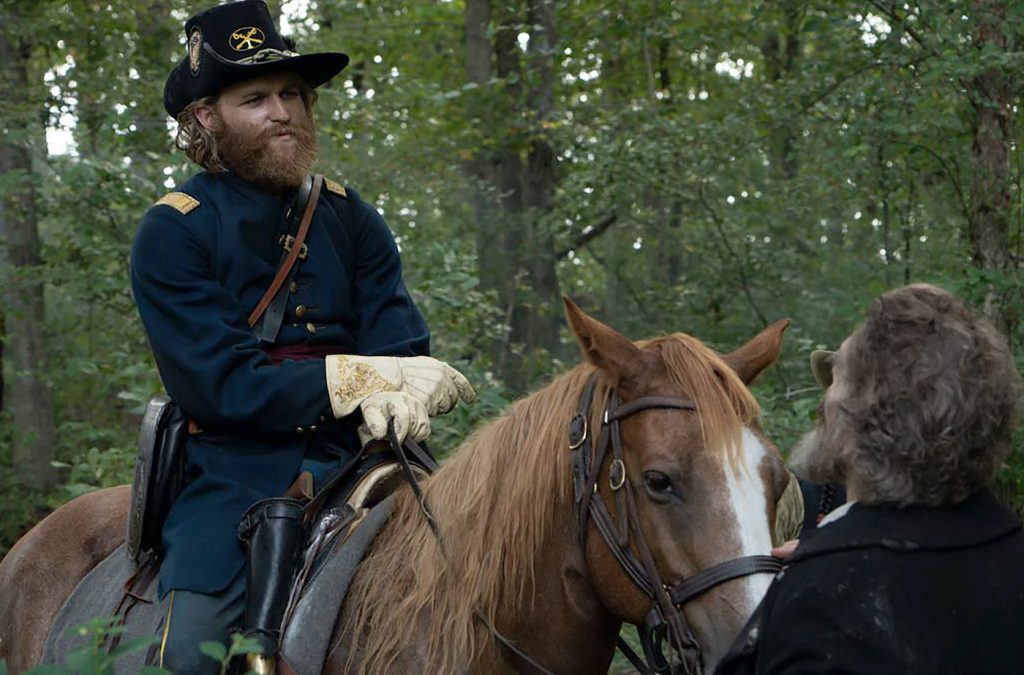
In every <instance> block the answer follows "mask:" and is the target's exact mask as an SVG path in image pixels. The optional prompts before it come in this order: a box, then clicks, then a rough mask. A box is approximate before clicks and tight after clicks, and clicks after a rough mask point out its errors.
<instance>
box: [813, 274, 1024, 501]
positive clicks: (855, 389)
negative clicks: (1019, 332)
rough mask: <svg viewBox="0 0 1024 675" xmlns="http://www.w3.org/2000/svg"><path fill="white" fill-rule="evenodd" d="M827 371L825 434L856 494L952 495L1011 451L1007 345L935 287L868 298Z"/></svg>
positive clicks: (1015, 398) (969, 487) (866, 497)
mask: <svg viewBox="0 0 1024 675" xmlns="http://www.w3.org/2000/svg"><path fill="white" fill-rule="evenodd" d="M835 377H836V381H835V382H834V384H833V386H834V387H837V389H836V391H833V392H829V395H828V397H827V399H826V422H825V425H824V430H823V431H824V441H825V445H826V446H827V447H828V448H829V450H830V451H831V452H835V453H837V455H838V456H837V459H838V460H839V461H840V463H841V464H842V466H843V467H844V469H845V473H846V478H847V483H848V485H849V486H850V488H851V489H852V490H853V492H854V493H855V494H856V496H857V498H858V499H859V500H860V501H863V502H868V503H877V502H889V503H896V504H900V505H908V504H926V505H931V506H935V505H938V504H945V503H955V502H959V501H962V500H963V499H965V498H966V497H967V496H968V495H969V494H970V493H972V492H974V491H975V490H977V489H978V488H980V487H982V486H983V485H984V484H986V483H987V482H989V481H990V480H991V479H992V478H993V477H994V475H995V473H996V471H997V470H998V469H999V467H1000V465H1001V463H1002V461H1003V460H1004V459H1005V458H1006V457H1007V456H1008V455H1009V453H1010V451H1011V440H1010V437H1011V434H1012V432H1013V429H1014V427H1015V425H1016V421H1017V412H1018V403H1019V396H1020V391H1021V378H1020V375H1019V374H1018V373H1017V371H1016V368H1015V366H1014V362H1013V356H1012V354H1011V352H1010V349H1009V347H1008V346H1007V344H1006V340H1005V339H1004V338H1003V337H1002V336H1001V335H1000V334H999V332H998V331H997V330H996V329H995V328H994V327H993V326H992V324H991V323H989V321H987V320H986V319H985V318H984V317H982V316H980V315H978V314H976V313H975V312H973V311H972V310H970V309H968V308H967V307H965V306H964V305H963V304H962V303H961V302H959V301H958V300H957V299H956V298H954V297H953V296H952V295H950V294H949V293H947V292H945V291H943V290H942V289H940V288H937V287H935V286H930V285H927V284H915V285H911V286H906V287H904V288H900V289H897V290H894V291H890V292H888V293H885V294H884V295H882V296H881V297H879V298H877V299H876V300H875V301H874V302H872V303H871V305H870V306H869V307H868V310H867V312H866V321H865V322H864V324H863V325H862V326H860V327H859V328H858V329H857V330H856V331H854V333H853V334H852V335H851V336H850V337H849V339H848V340H847V341H846V343H845V344H844V345H843V347H842V349H840V351H839V354H838V356H837V360H836V364H835ZM829 399H831V401H829ZM830 403H831V405H830ZM830 407H831V410H829V408H830Z"/></svg>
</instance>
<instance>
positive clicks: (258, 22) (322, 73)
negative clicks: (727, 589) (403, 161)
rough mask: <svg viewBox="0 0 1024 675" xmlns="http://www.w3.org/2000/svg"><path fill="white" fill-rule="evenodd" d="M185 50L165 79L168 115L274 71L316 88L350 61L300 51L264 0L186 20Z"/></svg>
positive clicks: (236, 4) (230, 5) (335, 55)
mask: <svg viewBox="0 0 1024 675" xmlns="http://www.w3.org/2000/svg"><path fill="white" fill-rule="evenodd" d="M185 37H186V38H187V42H186V46H187V50H188V53H187V54H186V55H185V58H184V59H183V60H182V62H181V63H179V64H178V65H177V66H176V67H175V68H174V70H172V71H171V74H170V76H169V77H168V78H167V84H165V85H164V108H166V109H167V112H168V113H170V115H171V117H177V116H178V113H180V112H181V111H182V110H184V109H185V107H186V106H187V105H188V104H189V103H191V102H192V101H194V100H196V99H198V98H202V97H204V96H210V95H213V94H216V93H217V92H218V91H220V90H221V89H223V88H224V87H226V86H228V85H230V84H235V83H237V82H242V81H243V80H248V79H250V78H253V77H258V76H260V75H264V74H266V73H268V72H270V71H273V70H280V69H287V70H291V71H293V72H295V73H296V74H297V75H298V76H299V77H301V78H302V79H303V80H304V81H305V82H306V83H307V84H308V85H309V86H311V87H319V86H320V85H321V84H323V83H324V82H327V81H328V80H329V79H331V78H332V77H334V76H335V75H337V74H338V73H340V72H341V70H342V69H343V68H344V67H345V66H347V65H348V54H341V53H339V52H323V53H319V54H303V55H299V54H298V53H296V52H295V51H294V44H293V43H292V42H291V41H287V40H285V39H284V38H283V37H281V34H280V33H278V32H277V26H275V25H274V20H273V19H271V18H270V11H269V10H268V9H267V3H266V2H264V1H263V0H242V1H241V2H231V3H228V4H225V5H219V6H217V7H214V8H212V9H208V10H206V11H205V12H200V13H199V14H196V15H195V16H193V17H192V18H191V19H189V20H188V21H186V22H185Z"/></svg>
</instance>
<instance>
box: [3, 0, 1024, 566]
mask: <svg viewBox="0 0 1024 675" xmlns="http://www.w3.org/2000/svg"><path fill="white" fill-rule="evenodd" d="M269 4H270V7H271V10H272V12H274V13H275V15H277V16H278V17H280V18H281V20H282V22H283V24H284V25H285V28H286V32H287V33H290V34H291V35H293V36H294V37H296V38H297V40H298V43H299V48H300V50H302V51H315V50H335V49H340V50H342V51H345V52H347V53H349V54H350V55H351V56H352V64H351V65H350V66H349V67H348V69H347V70H346V71H344V72H343V73H342V74H341V75H340V76H339V77H337V78H335V80H334V81H333V82H332V83H330V84H329V85H326V86H325V87H323V88H321V90H320V101H319V103H318V106H317V110H318V124H319V133H320V138H321V143H322V151H321V162H320V165H319V166H320V169H321V170H322V171H323V172H325V173H326V174H327V175H328V176H329V177H332V178H334V179H335V180H338V181H344V182H347V183H349V184H351V185H353V186H354V187H356V188H358V189H359V190H360V192H361V194H362V195H363V196H364V198H366V199H367V200H369V201H370V202H372V203H374V204H376V205H377V206H378V208H379V209H380V210H381V211H382V213H383V214H384V216H385V218H386V219H387V221H388V222H389V224H390V226H391V228H392V229H393V231H394V233H395V235H396V238H397V240H398V242H399V245H400V247H401V249H402V256H403V259H404V262H405V270H406V279H407V283H408V285H409V286H410V288H411V289H412V291H413V294H414V296H415V298H416V300H417V302H418V303H419V305H420V307H421V309H422V310H423V312H424V314H425V315H426V317H427V319H428V321H429V323H430V326H431V328H432V331H433V351H434V354H435V355H436V356H438V357H440V358H442V359H445V360H448V361H450V362H452V363H453V364H455V365H456V366H457V367H458V368H460V369H461V370H463V372H466V373H467V374H468V375H469V377H470V379H471V380H472V381H473V382H474V383H475V385H476V387H477V389H478V391H479V392H480V400H479V401H478V402H477V403H476V404H474V405H472V406H466V407H461V408H460V409H459V410H458V411H457V412H456V413H454V414H452V415H449V416H447V417H445V418H443V419H438V420H435V422H434V440H433V447H434V448H435V449H444V450H447V449H450V448H453V447H454V446H455V445H456V443H457V441H458V439H459V438H461V437H462V436H464V435H465V433H466V432H467V430H468V429H469V428H470V427H471V426H472V425H474V424H476V423H478V422H479V421H481V420H483V419H486V418H488V417H491V416H493V415H495V414H496V413H497V412H498V411H500V410H501V409H502V408H503V407H504V406H505V405H506V404H507V403H508V402H509V401H510V400H512V399H513V398H515V397H516V396H519V395H521V394H522V393H523V392H525V391H528V390H529V389H531V388H533V387H536V386H537V385H538V384H539V383H542V382H544V381H546V380H547V379H549V378H550V377H551V375H553V374H555V373H557V372H559V371H560V370H563V369H564V368H566V367H568V366H570V365H572V364H574V363H576V362H577V360H578V351H577V348H576V346H575V345H574V344H573V343H572V341H571V340H570V338H569V335H568V333H567V330H566V329H565V327H564V322H563V319H562V311H561V295H562V294H563V293H564V294H568V295H570V296H572V297H573V298H574V299H575V300H576V301H577V302H579V303H580V304H581V305H582V306H583V307H584V309H586V310H587V311H589V312H592V313H594V314H595V315H596V316H598V317H599V318H601V319H603V320H605V321H606V322H608V323H609V324H611V325H612V326H614V327H615V328H617V329H619V330H620V331H622V332H624V333H625V334H627V335H629V336H630V337H634V338H641V337H646V336H650V335H654V334H660V333H665V332H670V331H684V332H688V333H691V334H693V335H696V336H698V337H700V338H702V339H703V340H705V341H707V342H709V343H710V344H712V345H713V346H715V347H717V348H719V349H721V350H729V349H732V348H734V347H736V346H738V345H739V344H741V343H742V342H744V341H745V340H746V339H748V338H749V337H750V336H752V335H753V334H755V333H756V332H757V331H758V330H759V329H760V328H762V327H763V326H765V325H767V323H769V322H771V321H774V320H776V319H779V318H783V317H789V318H791V319H792V321H793V323H792V326H791V328H790V330H789V332H788V334H787V339H786V344H785V349H784V353H783V356H782V358H781V360H780V361H779V363H778V364H777V365H776V366H775V367H774V368H773V369H771V370H770V371H769V372H768V373H766V374H765V375H764V376H763V377H762V378H761V380H760V381H759V382H758V384H757V387H756V390H755V393H756V394H757V396H758V399H759V400H760V402H761V404H762V407H763V409H764V424H765V426H766V428H767V430H768V432H769V434H770V436H771V437H772V438H773V439H774V440H775V441H776V443H777V444H778V445H779V446H780V447H781V448H787V447H789V446H790V445H791V444H792V443H793V442H794V441H795V440H796V439H797V438H798V437H799V436H800V435H801V434H802V433H803V432H804V431H806V430H807V429H808V428H809V427H810V426H811V425H812V424H813V421H814V415H815V409H816V408H817V406H818V402H819V400H820V391H819V390H818V389H817V388H816V387H815V386H814V382H813V379H812V377H811V375H810V371H809V369H808V367H807V358H808V354H809V352H810V351H811V350H812V349H815V348H830V347H831V348H834V347H835V346H836V345H837V344H838V343H839V342H840V341H841V340H842V338H843V337H844V336H845V335H846V334H848V333H849V331H850V330H851V329H852V328H853V327H854V326H855V325H856V324H857V322H858V321H859V319H860V317H861V316H862V311H863V308H864V306H865V305H866V303H867V302H868V301H869V300H870V299H871V298H873V297H874V296H876V295H877V294H879V293H881V292H882V291H884V290H886V289H889V288H892V287H895V286H899V285H902V284H904V283H907V282H913V281H927V282H932V283H937V284H940V285H942V286H944V287H945V288H947V289H948V290H950V291H952V292H954V293H956V294H957V295H959V296H960V297H962V298H964V299H966V300H967V301H969V302H971V303H973V304H974V305H976V306H978V307H980V308H982V309H983V310H984V311H985V312H986V313H987V314H988V315H989V316H990V317H991V318H992V319H993V320H995V321H996V322H997V324H998V325H999V326H1000V327H1001V328H1002V330H1003V331H1005V332H1006V333H1007V334H1008V335H1009V336H1010V338H1011V342H1012V343H1013V348H1014V350H1015V353H1016V355H1017V361H1018V366H1020V364H1021V363H1022V362H1024V339H1022V330H1021V329H1022V323H1021V322H1022V320H1024V282H1022V278H1021V274H1020V268H1021V260H1022V258H1021V254H1022V225H1024V194H1022V191H1021V178H1022V169H1024V158H1022V154H1021V149H1020V135H1021V132H1020V128H1019V125H1018V121H1019V117H1020V110H1019V106H1020V102H1021V92H1022V87H1024V53H1022V52H1021V46H1022V44H1024V43H1022V32H1024V3H1020V2H1011V1H1006V0H1003V1H1000V0H969V1H968V0H955V1H954V0H923V1H919V2H889V1H887V0H869V1H866V2H853V1H843V0H833V1H804V0H775V1H749V0H688V1H687V2H672V1H670V0H630V1H628V2H627V1H626V0H558V1H554V0H507V1H505V2H492V1H490V0H449V1H445V0H413V1H409V0H402V1H399V0H333V1H326V0H296V1H294V2H284V3H282V2H278V1H276V0H271V2H270V3H269ZM200 8H201V7H200V5H197V4H192V3H185V2H182V1H180V0H131V1H129V0H109V1H104V2H97V1H94V0H71V1H70V2H65V1H63V0H62V1H61V2H56V1H54V0H33V1H32V2H28V1H26V0H0V115H2V116H0V129H2V134H0V288H2V291H3V293H2V296H0V318H2V320H0V336H2V341H0V359H2V369H0V374H2V378H3V386H2V398H0V494H2V498H0V554H2V553H3V552H5V551H6V550H7V548H8V547H9V546H10V544H11V543H12V542H13V541H14V539H15V538H16V537H17V535H18V534H19V533H20V532H22V531H24V530H25V529H26V528H27V527H29V526H30V525H31V524H32V523H33V522H35V521H36V520H37V519H38V518H39V517H41V516H42V515H43V514H45V513H46V512H47V511H48V510H49V509H52V508H53V507H55V506H56V505H59V504H60V503H63V502H64V501H66V500H68V499H70V498H71V497H74V496H76V495H78V494H81V493H83V492H86V491H89V490H92V489H95V488H97V487H101V486H106V485H112V484H118V483H125V482H128V481H129V480H130V478H131V471H132V466H133V462H134V456H135V444H136V434H137V428H138V423H139V419H140V413H141V411H142V408H143V406H144V404H145V402H146V401H147V400H148V399H149V397H150V396H152V395H154V394H157V393H160V392H161V386H160V381H159V377H158V375H157V373H156V370H155V367H154V364H153V360H152V356H151V354H150V352H149V348H148V345H147V343H146V339H145V336H144V334H143V332H142V329H141V326H140V324H139V321H138V318H137V315H136V312H135V308H134V304H133V300H132V296H131V292H130V289H129V285H128V250H129V246H130V243H131V240H132V236H133V233H134V231H135V228H136V225H137V223H138V222H139V219H140V217H141V215H142V214H143V212H144V211H145V210H146V209H147V208H148V207H149V205H150V204H152V203H153V202H154V201H155V200H156V199H158V198H159V197H160V196H161V195H162V194H164V193H165V192H167V191H169V190H170V189H172V188H173V186H174V185H175V184H177V183H178V182H180V181H182V180H183V179H184V178H185V177H187V176H188V175H189V174H190V173H192V172H193V171H194V168H193V167H192V166H190V165H189V163H188V161H187V160H186V159H185V157H184V155H183V154H182V153H180V152H178V151H176V150H174V149H173V143H172V139H171V130H172V129H173V125H172V124H171V123H170V120H169V119H168V118H167V117H166V115H165V113H164V111H163V108H162V104H161V101H162V98H161V94H162V90H163V84H164V80H165V78H166V76H167V74H168V72H169V71H170V69H171V67H172V66H173V65H174V63H176V62H177V61H178V60H180V59H181V58H182V57H183V56H184V54H185V48H184V36H183V34H182V25H183V23H184V20H185V19H186V18H187V17H188V16H189V15H190V14H191V13H192V12H193V11H195V10H197V9H200ZM1017 448H1018V452H1017V453H1016V454H1015V455H1014V456H1013V458H1012V459H1011V461H1010V463H1009V465H1008V466H1007V467H1006V468H1005V469H1004V470H1003V471H1002V472H1001V474H1000V483H999V486H1000V490H1001V492H1002V494H1003V496H1004V497H1005V498H1006V499H1008V500H1009V501H1011V502H1012V503H1015V504H1017V505H1018V507H1019V506H1020V504H1021V501H1022V500H1021V497H1020V495H1022V494H1024V456H1022V454H1021V452H1022V451H1021V450H1020V448H1021V443H1020V442H1018V443H1017Z"/></svg>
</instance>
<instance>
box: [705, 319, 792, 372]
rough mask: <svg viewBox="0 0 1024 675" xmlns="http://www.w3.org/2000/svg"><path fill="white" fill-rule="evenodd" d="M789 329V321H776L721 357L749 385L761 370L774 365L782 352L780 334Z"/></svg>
mask: <svg viewBox="0 0 1024 675" xmlns="http://www.w3.org/2000/svg"><path fill="white" fill-rule="evenodd" d="M787 328H789V319H782V320H781V321H776V322H775V323H773V324H772V325H770V326H768V327H767V328H765V329H764V330H763V331H761V332H760V333H758V334H757V335H755V336H754V339H752V340H751V341H750V342H748V343H747V344H745V345H743V346H742V347H740V348H739V349H737V350H736V351H734V352H730V353H729V354H726V355H725V356H723V357H722V359H723V360H724V361H725V362H726V363H727V364H729V367H730V368H732V369H733V370H734V371H736V374H737V375H739V377H740V379H741V380H743V383H744V384H750V383H751V382H752V381H753V380H754V378H755V377H757V376H758V375H759V374H760V372H761V371H762V370H764V369H765V368H767V367H768V366H770V365H772V364H773V363H775V359H777V358H779V352H781V351H782V334H783V333H785V332H786V329H787Z"/></svg>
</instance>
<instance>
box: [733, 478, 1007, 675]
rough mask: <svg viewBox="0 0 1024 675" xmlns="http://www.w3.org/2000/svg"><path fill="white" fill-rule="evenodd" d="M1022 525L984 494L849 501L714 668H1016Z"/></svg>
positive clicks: (801, 550) (802, 549)
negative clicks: (924, 503) (904, 502)
mask: <svg viewBox="0 0 1024 675" xmlns="http://www.w3.org/2000/svg"><path fill="white" fill-rule="evenodd" d="M1022 633H1024V532H1022V530H1021V522H1020V520H1019V519H1018V518H1017V516H1015V515H1014V514H1013V513H1012V512H1010V511H1009V510H1008V509H1006V508H1005V507H1004V506H1002V505H1001V504H1000V503H999V502H998V501H997V500H996V498H995V496H993V495H992V493H991V492H989V491H988V490H982V491H980V492H978V493H975V494H974V495H972V496H971V497H970V498H968V499H967V500H966V501H964V502H962V503H960V504H957V505H954V506H942V507H937V508H928V507H917V506H915V507H909V508H904V509H899V508H896V507H892V506H864V505H861V504H854V505H853V506H852V507H851V508H850V510H849V511H848V512H847V513H846V515H844V516H843V517H841V518H839V519H838V520H836V521H834V522H831V523H828V524H826V525H825V526H824V527H822V528H820V530H819V531H818V533H817V535H816V536H815V537H813V538H810V539H807V540H806V541H803V542H801V545H800V546H799V547H798V548H797V550H796V553H795V554H794V555H793V557H792V559H791V560H790V564H789V566H788V567H787V568H786V569H785V570H784V571H783V572H781V573H780V574H779V575H778V577H777V578H776V580H775V581H774V582H773V583H772V585H771V587H770V588H769V589H768V593H767V595H766V596H765V598H764V600H763V601H762V603H761V605H760V606H759V607H758V609H757V611H756V612H755V613H754V616H753V617H751V619H750V622H749V623H748V624H747V626H746V627H745V628H744V629H743V631H741V633H740V635H739V637H738V638H737V640H736V642H735V643H734V644H733V646H732V648H731V649H730V651H729V653H728V654H727V655H726V657H725V658H724V659H723V660H722V662H721V663H720V664H719V667H718V670H717V671H716V672H717V673H719V674H720V675H733V674H736V673H763V674H768V673H872V674H875V673H901V674H902V673H922V674H923V673H928V674H932V673H1016V672H1021V671H1022V670H1024V634H1022Z"/></svg>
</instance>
